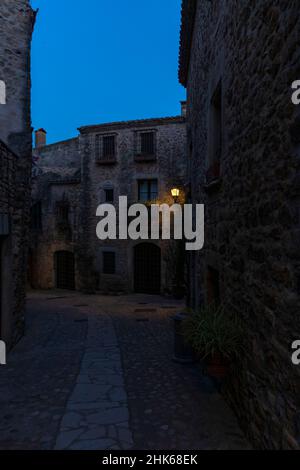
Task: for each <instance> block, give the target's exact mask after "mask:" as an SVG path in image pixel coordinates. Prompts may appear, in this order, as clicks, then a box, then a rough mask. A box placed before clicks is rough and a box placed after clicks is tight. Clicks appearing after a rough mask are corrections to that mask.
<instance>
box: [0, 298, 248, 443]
mask: <svg viewBox="0 0 300 470" xmlns="http://www.w3.org/2000/svg"><path fill="white" fill-rule="evenodd" d="M180 309H181V305H180V304H178V303H176V302H175V301H172V300H171V301H170V300H168V299H165V298H163V297H155V296H144V295H135V296H121V297H108V296H83V295H80V294H76V293H70V292H64V291H59V292H58V291H52V292H47V293H43V292H34V293H31V294H30V295H29V300H28V314H27V331H26V335H25V337H24V338H23V339H22V340H21V341H20V343H19V344H18V345H17V347H16V348H15V349H14V351H13V352H12V353H10V354H9V355H8V360H7V366H2V367H1V368H0V387H1V396H0V448H1V449H9V450H10V449H42V450H43V449H45V450H47V449H79V450H80V449H83V450H85V449H86V450H96V449H99V450H101V449H132V448H133V449H140V450H148V449H152V450H159V449H173V450H182V449H186V450H193V449H199V450H200V449H245V448H248V447H249V446H248V443H247V442H246V441H245V439H244V437H243V434H242V433H241V431H240V429H239V427H238V425H237V422H236V419H235V417H234V415H233V413H232V412H231V411H230V409H229V408H228V407H227V405H226V404H225V402H224V400H223V398H222V397H221V396H220V394H219V393H218V392H217V391H216V389H215V388H214V386H213V384H212V383H211V381H210V380H209V379H208V378H207V377H204V376H202V375H201V370H200V366H199V365H197V364H195V365H192V366H187V365H180V364H177V363H175V362H173V360H172V353H173V324H172V316H173V315H174V314H175V313H176V312H177V311H179V310H180Z"/></svg>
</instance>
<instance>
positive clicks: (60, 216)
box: [56, 201, 69, 224]
mask: <svg viewBox="0 0 300 470" xmlns="http://www.w3.org/2000/svg"><path fill="white" fill-rule="evenodd" d="M56 210H57V221H58V223H59V224H68V223H69V204H68V202H66V201H61V202H57V204H56Z"/></svg>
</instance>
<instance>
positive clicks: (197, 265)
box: [179, 0, 300, 449]
mask: <svg viewBox="0 0 300 470" xmlns="http://www.w3.org/2000/svg"><path fill="white" fill-rule="evenodd" d="M299 39H300V6H299V2H295V1H291V2H282V1H280V0H276V1H272V2H271V1H268V0H267V1H260V0H255V1H250V0H249V1H247V0H244V1H219V0H212V1H208V0H201V1H200V0H199V1H197V0H183V3H182V27H181V45H180V66H179V77H180V82H181V83H182V84H183V85H184V86H185V87H186V88H187V95H188V98H187V99H188V101H187V136H188V151H189V155H188V157H187V158H188V165H189V184H190V197H191V199H192V201H193V202H201V203H205V205H206V233H205V248H204V250H203V251H201V252H199V253H197V254H196V255H193V256H192V257H191V259H190V263H189V264H190V268H189V279H190V303H191V305H192V306H197V305H199V304H202V303H203V302H210V301H212V300H215V301H217V302H222V303H224V304H225V305H227V308H228V311H231V312H236V313H237V314H238V315H239V316H240V318H241V319H242V323H243V327H244V339H245V350H244V353H243V355H242V357H241V358H240V363H239V364H237V367H236V370H235V371H234V372H233V375H232V377H231V378H230V384H228V386H227V390H226V395H227V397H228V399H229V400H230V402H231V403H232V405H233V406H234V408H235V410H236V413H237V415H238V417H239V418H240V422H241V424H242V425H243V427H244V429H245V430H246V432H247V433H248V435H249V436H250V438H251V439H252V442H253V443H254V445H255V446H256V447H259V448H268V449H280V448H283V449H299V447H300V440H299V438H300V395H299V390H300V369H299V367H297V366H294V365H293V364H292V362H291V355H292V350H291V344H292V342H293V341H294V340H295V339H299V337H300V321H299V311H300V303H299V299H300V295H299V294H300V251H299V242H300V239H299V234H300V212H299V207H300V191H299V188H300V115H299V108H298V109H297V107H296V106H293V105H292V103H291V84H292V82H293V81H294V80H296V79H299V76H300V46H299V44H300V41H299Z"/></svg>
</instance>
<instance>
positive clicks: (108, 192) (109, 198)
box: [104, 189, 114, 202]
mask: <svg viewBox="0 0 300 470" xmlns="http://www.w3.org/2000/svg"><path fill="white" fill-rule="evenodd" d="M104 193H105V202H114V190H113V189H104Z"/></svg>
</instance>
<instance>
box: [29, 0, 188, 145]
mask: <svg viewBox="0 0 300 470" xmlns="http://www.w3.org/2000/svg"><path fill="white" fill-rule="evenodd" d="M180 5H181V0H151V1H149V0H113V1H112V0H85V1H83V0H32V6H33V7H34V8H39V13H38V17H37V23H36V27H35V32H34V38H33V47H32V86H33V89H32V99H33V105H32V116H33V126H34V128H39V127H44V128H45V129H46V130H47V132H48V142H49V143H51V142H55V141H57V140H62V139H67V138H70V137H73V136H75V135H76V134H77V128H78V127H79V126H81V125H88V124H96V123H101V122H110V121H118V120H126V119H140V118H146V117H160V116H171V115H177V114H179V113H180V105H179V101H180V100H183V99H185V90H184V89H183V88H182V87H181V86H180V85H179V84H178V80H177V64H178V47H179V28H180Z"/></svg>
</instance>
